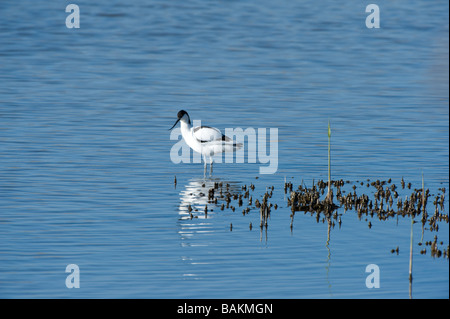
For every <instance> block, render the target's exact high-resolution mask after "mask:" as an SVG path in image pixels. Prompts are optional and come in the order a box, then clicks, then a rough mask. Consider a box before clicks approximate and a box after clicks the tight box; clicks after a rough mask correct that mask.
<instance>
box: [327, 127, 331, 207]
mask: <svg viewBox="0 0 450 319" xmlns="http://www.w3.org/2000/svg"><path fill="white" fill-rule="evenodd" d="M330 190H331V127H330V120H328V194H327V198H328V200H331V198H330Z"/></svg>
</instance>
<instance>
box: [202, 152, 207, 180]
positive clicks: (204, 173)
mask: <svg viewBox="0 0 450 319" xmlns="http://www.w3.org/2000/svg"><path fill="white" fill-rule="evenodd" d="M203 162H205V169H204V171H203V175H204V176H206V165H207V164H206V155H203Z"/></svg>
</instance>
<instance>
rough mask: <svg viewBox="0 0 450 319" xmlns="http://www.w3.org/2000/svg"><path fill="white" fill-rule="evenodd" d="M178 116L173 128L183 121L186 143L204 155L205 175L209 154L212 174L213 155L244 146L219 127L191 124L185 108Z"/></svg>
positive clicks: (183, 133) (182, 128)
mask: <svg viewBox="0 0 450 319" xmlns="http://www.w3.org/2000/svg"><path fill="white" fill-rule="evenodd" d="M177 117H178V119H177V121H176V122H175V124H174V125H173V126H172V128H171V129H173V128H174V127H175V125H177V123H178V122H180V123H181V124H180V125H181V135H183V139H184V141H185V142H186V144H187V145H189V147H190V148H192V149H193V150H194V151H196V152H197V153H200V154H202V155H203V161H204V162H205V169H204V174H205V175H206V166H207V162H206V156H209V169H210V174H212V170H213V159H212V156H214V155H215V154H221V153H225V152H234V151H236V150H238V149H240V148H241V147H242V146H243V144H242V143H235V142H233V139H231V138H229V137H228V136H225V135H223V134H222V133H221V132H220V131H219V130H218V129H216V128H214V127H209V126H196V127H193V126H192V124H191V119H190V118H189V114H188V113H187V112H186V111H184V110H181V111H180V112H178V114H177Z"/></svg>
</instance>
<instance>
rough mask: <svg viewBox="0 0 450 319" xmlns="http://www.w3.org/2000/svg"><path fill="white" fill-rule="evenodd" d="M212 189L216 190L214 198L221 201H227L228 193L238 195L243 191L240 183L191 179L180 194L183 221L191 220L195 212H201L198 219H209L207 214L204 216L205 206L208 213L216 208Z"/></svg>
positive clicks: (215, 179)
mask: <svg viewBox="0 0 450 319" xmlns="http://www.w3.org/2000/svg"><path fill="white" fill-rule="evenodd" d="M211 189H214V198H217V199H218V200H219V201H220V200H224V199H225V195H226V193H227V192H229V193H231V194H237V193H239V192H240V190H241V188H240V183H239V182H229V181H223V180H221V179H220V178H201V179H191V180H190V181H189V183H187V184H186V186H185V189H184V190H182V191H181V192H180V208H179V214H180V217H181V219H191V218H192V217H193V215H192V214H193V213H195V212H199V213H198V214H196V216H198V218H205V217H207V214H204V212H205V206H208V208H209V209H208V213H209V212H210V209H211V207H214V206H216V205H215V203H214V198H212V197H211V196H209V195H210V193H209V192H210V190H211Z"/></svg>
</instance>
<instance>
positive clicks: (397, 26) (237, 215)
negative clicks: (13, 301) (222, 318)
mask: <svg viewBox="0 0 450 319" xmlns="http://www.w3.org/2000/svg"><path fill="white" fill-rule="evenodd" d="M74 2H75V3H76V4H77V5H78V6H79V8H80V28H79V29H75V28H74V29H69V28H67V27H66V17H67V16H68V15H69V13H66V12H65V8H66V5H68V4H69V3H70V2H68V1H66V2H64V1H63V2H60V1H59V2H55V1H45V2H43V1H40V2H36V1H30V0H24V1H20V2H18V1H11V0H5V1H1V2H0V297H2V298H409V297H410V293H409V281H408V269H409V244H410V226H411V221H410V219H409V218H399V219H398V220H395V219H391V220H387V221H379V220H377V219H370V218H369V219H370V221H371V223H372V227H371V228H369V227H368V220H367V219H366V218H362V219H359V218H358V217H357V215H356V213H355V212H354V211H347V212H344V210H343V209H340V210H339V214H340V215H341V218H342V225H341V226H340V227H338V226H337V224H336V225H335V226H334V227H333V228H331V229H329V228H328V226H327V222H323V220H322V219H320V220H319V221H316V218H315V217H314V216H310V214H296V215H295V220H294V223H293V228H292V230H291V228H290V223H291V217H290V213H291V211H290V208H289V207H287V203H286V196H287V195H286V194H285V193H284V189H283V187H284V181H285V180H287V181H292V182H293V183H294V184H295V186H297V185H299V184H301V183H304V184H308V185H312V183H313V181H318V180H319V179H324V180H325V179H327V173H328V166H327V165H328V158H327V145H328V140H327V125H328V122H329V121H330V123H331V128H332V137H331V150H332V151H331V154H332V170H331V172H332V177H333V178H334V179H343V180H349V181H351V182H352V183H353V184H356V185H358V188H357V191H358V192H359V191H361V192H364V191H366V188H365V186H359V184H358V183H356V182H357V181H358V182H359V181H363V182H364V183H366V182H367V179H369V180H370V181H373V180H376V179H381V180H387V179H389V178H391V179H392V183H396V184H397V185H399V183H400V180H401V179H402V177H403V178H404V179H405V180H406V181H407V182H411V183H412V185H413V188H421V183H422V174H423V176H424V182H425V186H426V187H427V188H429V189H430V192H431V193H432V194H438V193H439V189H440V188H442V187H445V188H446V189H447V193H445V197H446V199H445V209H444V210H443V211H442V212H441V213H442V214H448V206H449V202H448V189H449V166H448V161H449V109H448V107H449V93H448V92H449V91H448V85H449V83H448V76H449V71H448V57H449V56H448V52H449V51H448V48H449V44H448V29H449V24H448V12H449V7H448V1H406V0H398V1H385V0H379V1H377V5H378V6H379V8H380V26H381V27H380V28H379V29H369V28H367V27H366V23H365V21H366V17H367V16H368V14H369V13H366V12H365V8H366V5H367V4H369V3H363V2H355V1H344V2H342V1H340V2H339V1H338V2H336V1H325V0H323V1H322V0H321V1H315V2H314V3H311V2H307V1H276V2H274V1H265V0H263V1H250V0H245V1H208V3H206V2H205V1H200V0H193V1H170V2H168V1H159V0H157V1H156V0H151V1H141V0H136V1H133V2H132V3H125V2H123V1H111V0H109V1H106V0H99V1H94V2H93V1H85V0H77V1H74ZM180 109H185V110H187V111H188V112H189V114H190V116H191V118H192V119H196V120H201V121H202V124H205V125H212V126H215V127H218V128H220V129H221V130H225V129H226V128H236V127H240V128H244V129H245V128H252V129H255V130H257V129H258V128H267V129H268V128H277V129H278V138H277V139H276V140H271V141H270V143H276V145H277V148H278V156H277V158H276V160H277V171H276V173H275V174H269V175H264V174H260V168H261V167H263V166H267V164H263V163H261V162H259V161H258V162H257V163H248V161H246V162H245V163H242V164H239V163H228V164H226V163H217V164H215V167H214V173H213V176H212V178H206V179H205V178H204V176H203V165H202V164H199V163H174V162H173V161H172V159H171V156H170V151H171V149H172V147H173V146H174V145H175V143H176V142H177V141H176V140H171V139H170V132H169V131H168V129H169V128H170V127H171V126H172V124H173V123H174V122H175V120H176V114H177V112H178V111H179V110H180ZM268 138H270V137H269V136H268ZM175 176H176V179H177V183H176V185H174V178H175ZM214 182H217V183H220V182H222V183H223V185H226V184H229V185H230V187H232V189H233V190H234V191H236V192H239V191H241V189H242V187H243V186H249V185H250V184H253V185H255V190H254V191H252V192H251V194H252V195H253V199H256V198H259V200H261V198H262V195H263V194H264V192H266V190H267V188H268V187H271V186H274V190H273V196H272V198H271V202H272V203H274V204H275V203H276V204H277V205H278V206H279V207H278V209H277V210H272V213H271V218H270V220H269V226H268V228H267V230H265V229H264V228H263V229H262V230H261V229H260V227H259V223H260V215H259V211H258V210H257V209H254V208H252V209H251V210H250V212H249V213H248V214H246V215H243V214H242V209H243V208H242V207H238V206H236V203H235V204H234V205H235V206H236V210H235V211H233V210H232V209H231V208H228V209H227V208H225V209H224V210H221V209H220V203H219V204H218V205H214V204H213V203H208V202H207V198H205V196H201V194H200V193H202V192H203V193H204V194H206V197H207V194H208V189H209V187H213V185H214ZM203 184H205V186H203ZM367 190H369V188H367ZM348 191H353V190H351V189H350V188H349V189H348ZM372 192H373V191H372ZM402 192H403V193H402V194H401V195H402V196H403V198H404V196H406V195H409V193H408V190H407V189H405V190H402ZM431 201H432V199H430V202H431ZM190 204H191V207H194V208H196V209H198V211H197V212H196V211H194V213H195V216H197V218H192V219H191V218H190V217H189V214H188V213H187V206H188V205H190ZM204 205H208V207H209V209H210V210H211V209H212V211H210V212H209V213H208V215H207V218H205V216H204V214H203V212H202V209H203V207H204ZM245 207H246V206H245ZM431 207H432V205H431V204H430V211H431V210H432V208H431ZM433 209H434V208H433ZM431 213H433V212H432V211H431ZM250 223H251V224H252V229H250ZM439 225H440V227H439V231H438V232H430V231H427V230H426V231H425V232H424V235H423V236H424V237H423V238H421V226H422V225H421V223H416V224H414V236H413V238H414V258H413V261H414V264H413V274H414V275H413V278H414V280H413V285H412V297H413V298H448V297H449V288H448V287H449V275H448V274H449V264H448V259H447V258H443V257H440V258H433V257H431V256H430V252H429V251H427V253H426V254H420V251H421V250H422V249H423V248H424V246H419V245H418V243H419V242H421V241H423V242H425V241H432V240H433V238H434V236H435V235H437V236H438V241H443V244H442V245H441V244H439V247H440V248H441V249H445V248H447V247H448V238H449V237H448V236H449V234H448V223H445V222H443V223H440V224H439ZM396 247H399V253H398V254H396V253H394V254H392V253H391V252H390V251H391V250H392V249H395V248H396ZM69 264H76V265H78V266H79V269H80V288H78V289H76V288H74V289H68V288H67V287H66V284H65V282H66V277H67V276H68V275H69V274H68V273H66V272H65V269H66V266H67V265H69ZM369 264H376V265H378V266H379V268H380V288H372V289H368V288H367V287H366V277H367V276H368V275H369V274H368V273H366V271H365V270H366V266H367V265H369Z"/></svg>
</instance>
